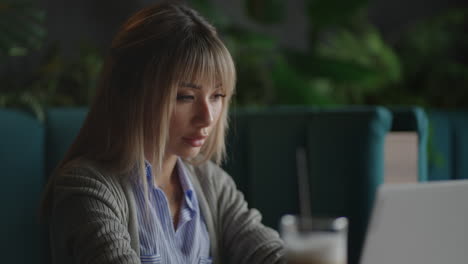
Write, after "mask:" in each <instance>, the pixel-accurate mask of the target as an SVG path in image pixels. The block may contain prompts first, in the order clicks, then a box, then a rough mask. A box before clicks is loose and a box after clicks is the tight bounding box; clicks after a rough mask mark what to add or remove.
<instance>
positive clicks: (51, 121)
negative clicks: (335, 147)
mask: <svg viewBox="0 0 468 264" xmlns="http://www.w3.org/2000/svg"><path fill="white" fill-rule="evenodd" d="M87 112H88V109H87V108H84V107H83V108H51V109H49V110H48V111H47V119H46V122H45V129H46V137H45V138H46V140H45V142H46V160H45V164H46V168H45V169H46V171H45V172H46V175H47V176H49V175H50V174H51V173H52V171H53V169H55V167H56V166H57V165H58V163H59V162H60V161H61V160H62V158H63V156H64V155H65V152H66V151H67V150H68V147H70V145H71V143H73V140H74V139H75V137H76V136H77V135H78V132H79V131H80V128H81V125H82V124H83V122H84V119H85V117H86V114H87Z"/></svg>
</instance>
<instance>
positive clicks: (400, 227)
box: [361, 180, 468, 264]
mask: <svg viewBox="0 0 468 264" xmlns="http://www.w3.org/2000/svg"><path fill="white" fill-rule="evenodd" d="M361 263H362V264H441V263H448V264H459V263H460V264H461V263H464V264H466V263H468V180H454V181H443V182H442V181H441V182H428V183H412V184H392V185H385V184H384V185H382V186H381V188H380V189H379V191H378V194H377V196H376V201H375V205H374V210H373V213H372V217H371V221H370V224H369V228H368V231H367V236H366V241H365V244H364V249H363V254H362V257H361Z"/></svg>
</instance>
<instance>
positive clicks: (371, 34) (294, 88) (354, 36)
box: [195, 0, 401, 105]
mask: <svg viewBox="0 0 468 264" xmlns="http://www.w3.org/2000/svg"><path fill="white" fill-rule="evenodd" d="M338 2H340V1H338ZM340 3H341V2H340ZM195 4H196V6H197V9H199V10H201V11H202V13H203V14H204V15H205V16H207V17H208V18H210V19H211V20H212V22H214V23H215V25H216V26H217V27H218V29H219V31H220V32H221V35H222V36H223V38H224V39H225V41H226V42H227V44H228V46H229V49H230V50H231V52H232V53H233V56H234V59H235V61H236V63H237V70H238V75H239V77H238V79H239V80H238V85H237V96H236V102H237V104H240V105H271V104H315V105H330V104H363V103H366V100H367V99H368V98H369V97H370V96H371V95H373V94H376V93H378V92H379V91H381V90H382V89H384V87H386V86H389V85H390V84H393V83H396V82H398V81H399V80H400V77H401V69H400V64H399V60H398V58H397V57H396V56H395V54H394V52H393V50H392V49H391V47H390V46H389V45H387V44H386V43H385V42H384V41H383V39H382V38H381V37H380V34H379V32H378V31H377V30H376V29H375V28H374V27H373V26H372V25H371V24H370V23H369V22H368V21H367V19H366V16H365V15H364V14H365V9H364V6H365V5H366V4H367V1H364V0H352V1H346V3H345V4H340V8H336V6H337V4H338V3H337V1H329V0H327V1H325V0H314V1H306V4H307V9H306V10H305V12H306V13H307V14H308V23H309V29H310V30H309V33H308V36H307V39H308V40H309V48H308V49H307V50H306V51H297V50H290V49H287V48H285V47H282V46H281V45H280V44H279V40H277V39H275V38H274V37H272V36H266V35H264V34H259V33H258V32H253V31H252V30H250V29H247V28H244V27H240V26H236V25H234V24H233V23H229V22H228V23H226V19H224V21H222V22H223V23H220V24H218V21H219V20H218V19H217V16H218V15H219V13H220V12H219V11H218V10H216V9H215V8H214V7H213V6H212V5H211V4H210V2H209V1H208V0H198V1H195ZM279 6H280V5H279V2H278V1H272V2H271V1H260V0H246V7H247V14H249V15H250V16H251V18H252V19H253V20H254V21H258V22H261V23H263V24H267V23H273V24H275V23H278V22H279V21H281V19H282V18H283V17H284V14H281V12H284V8H279ZM268 13H271V14H272V15H271V16H268V15H267V14H268Z"/></svg>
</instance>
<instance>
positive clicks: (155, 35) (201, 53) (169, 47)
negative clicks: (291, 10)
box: [44, 3, 284, 264]
mask: <svg viewBox="0 0 468 264" xmlns="http://www.w3.org/2000/svg"><path fill="white" fill-rule="evenodd" d="M234 85H235V69H234V64H233V61H232V58H231V56H230V54H229V52H228V51H227V49H226V47H225V46H224V44H223V43H222V42H221V41H220V39H219V37H218V36H217V33H216V31H215V29H214V28H213V27H212V26H211V25H210V24H209V23H207V22H206V20H204V19H203V18H202V17H201V16H200V15H199V14H197V13H196V12H195V11H194V10H192V9H190V8H188V7H186V6H184V5H182V4H179V3H162V4H158V5H155V6H152V7H149V8H145V9H143V10H141V11H139V12H137V13H136V14H134V15H133V16H132V17H131V18H130V19H129V20H128V21H127V22H126V23H125V24H124V25H123V27H122V28H121V30H120V31H119V32H118V33H117V35H116V37H115V39H114V40H113V42H112V47H111V50H110V54H109V57H108V59H107V61H106V64H105V66H104V69H103V73H102V77H101V82H100V84H99V88H98V91H97V94H96V97H95V100H94V102H93V103H92V104H91V106H90V110H89V113H88V116H87V118H86V120H85V122H84V124H83V127H82V128H81V130H80V132H79V135H78V136H77V138H76V140H75V142H74V143H73V144H72V146H71V148H70V149H69V151H68V152H67V154H66V156H65V158H64V160H63V161H62V162H61V164H60V165H59V166H58V168H57V169H56V171H55V173H54V175H53V176H52V177H51V180H50V181H49V185H48V189H47V192H46V198H45V202H44V205H45V207H44V211H45V213H46V216H47V219H48V221H49V225H50V239H51V247H52V258H53V261H54V263H249V264H251V263H283V262H284V259H283V258H284V254H283V253H284V250H283V245H282V242H281V240H280V239H279V237H278V234H277V233H276V232H275V231H274V230H272V229H270V228H267V227H265V226H263V225H262V224H261V222H260V221H261V216H260V214H259V213H258V212H257V211H256V210H254V209H248V208H247V204H246V202H245V201H244V198H243V196H242V194H241V193H240V192H238V191H237V190H236V186H235V184H234V182H233V180H232V179H231V178H230V176H229V175H227V174H226V173H225V172H224V171H223V170H222V169H221V168H220V167H219V166H218V165H217V164H219V163H220V162H221V161H222V159H223V156H224V154H225V148H224V134H225V130H226V128H227V112H228V106H229V101H230V98H231V96H232V94H233V92H234ZM212 161H214V162H212ZM215 163H216V164H215Z"/></svg>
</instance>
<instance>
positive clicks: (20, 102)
mask: <svg viewBox="0 0 468 264" xmlns="http://www.w3.org/2000/svg"><path fill="white" fill-rule="evenodd" d="M304 1H305V8H304V10H303V12H304V13H303V15H304V16H305V18H306V23H307V25H306V29H307V36H304V39H305V40H306V41H307V47H306V48H305V49H304V50H294V49H291V48H288V47H284V45H280V40H279V39H277V38H276V37H274V36H272V35H270V34H266V33H261V32H258V30H253V29H252V28H250V27H249V28H247V27H245V26H242V25H240V24H236V23H234V22H233V21H232V20H231V19H230V18H229V16H226V14H225V13H224V12H222V11H221V10H219V9H218V8H217V7H216V6H215V5H214V4H213V3H212V2H211V1H210V0H192V1H190V3H191V4H192V6H194V7H195V8H196V9H197V10H199V11H200V13H202V14H203V15H204V16H205V17H206V18H207V19H208V20H209V21H210V22H212V23H213V24H214V25H215V26H216V27H217V29H218V31H219V33H220V35H221V37H222V38H223V40H224V41H225V43H226V45H227V46H228V48H229V50H230V51H231V53H232V56H233V58H234V61H235V62H236V68H237V71H238V83H237V91H236V92H237V94H236V96H235V101H234V104H237V105H244V106H245V105H249V106H252V105H258V106H265V105H272V104H306V105H338V104H381V105H382V104H383V105H396V104H412V105H414V104H418V105H422V106H428V107H444V108H448V107H466V105H467V102H468V93H466V92H465V90H466V87H468V69H467V65H468V63H467V55H468V50H467V49H468V45H467V44H468V36H467V34H466V28H467V19H468V16H467V12H466V10H452V11H450V12H448V13H447V14H444V15H442V16H438V17H434V18H431V19H426V20H424V21H420V22H419V23H418V24H416V25H414V26H413V27H411V28H409V29H408V30H407V31H406V32H404V33H403V34H402V35H401V38H400V39H399V40H398V41H397V42H396V43H392V45H390V44H389V43H387V42H386V41H385V40H384V39H383V37H382V36H381V34H380V32H379V31H378V30H377V29H376V28H375V27H374V26H373V25H372V24H371V23H370V22H369V20H368V18H367V6H368V0H348V1H339V0H304ZM243 3H244V7H245V14H247V15H248V16H249V18H250V19H251V20H252V21H253V22H256V23H259V24H261V25H262V26H264V27H269V26H276V25H277V24H279V23H283V22H284V21H285V19H286V14H287V8H288V5H287V4H286V1H281V0H269V1H266V0H244V1H243ZM43 20H44V12H43V11H42V10H40V9H37V8H34V7H33V6H32V5H30V4H23V3H22V4H19V3H16V2H12V1H11V2H7V1H5V0H0V53H1V55H0V56H2V57H3V59H4V61H3V64H2V65H0V66H2V67H4V68H5V67H7V68H8V60H12V59H17V58H16V57H15V56H19V55H27V54H28V52H29V51H31V50H34V49H38V48H40V47H41V46H42V44H43V43H42V42H43V38H44V36H45V30H44V27H43ZM41 54H42V55H41V58H42V59H41V60H40V61H39V63H38V66H37V67H34V70H32V71H31V72H28V71H24V72H23V73H22V74H21V75H12V74H10V72H9V71H3V74H0V80H1V81H2V87H1V88H0V107H19V108H23V109H27V110H29V111H32V112H33V113H34V114H35V115H36V116H37V117H38V118H39V119H43V118H44V109H45V107H46V106H78V105H87V104H89V102H90V100H91V97H92V96H93V94H94V91H95V87H96V84H97V79H98V75H99V72H100V69H101V65H102V61H103V58H102V56H101V54H102V53H101V52H100V51H98V50H97V49H96V48H93V47H92V46H90V45H83V46H82V48H81V50H80V51H79V52H78V53H77V54H76V56H74V57H73V58H70V57H64V56H62V55H61V52H60V47H59V46H58V45H57V44H56V45H51V46H49V48H47V49H45V50H44V49H42V50H41ZM18 80H20V81H18Z"/></svg>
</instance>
